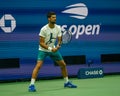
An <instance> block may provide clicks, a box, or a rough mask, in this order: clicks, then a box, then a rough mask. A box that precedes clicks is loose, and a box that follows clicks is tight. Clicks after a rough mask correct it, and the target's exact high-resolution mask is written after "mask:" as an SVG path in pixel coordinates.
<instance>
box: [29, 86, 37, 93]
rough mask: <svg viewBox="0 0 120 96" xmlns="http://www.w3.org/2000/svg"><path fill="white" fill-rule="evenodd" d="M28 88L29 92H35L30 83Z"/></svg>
mask: <svg viewBox="0 0 120 96" xmlns="http://www.w3.org/2000/svg"><path fill="white" fill-rule="evenodd" d="M28 90H29V92H36V89H35V85H30V86H29V89H28Z"/></svg>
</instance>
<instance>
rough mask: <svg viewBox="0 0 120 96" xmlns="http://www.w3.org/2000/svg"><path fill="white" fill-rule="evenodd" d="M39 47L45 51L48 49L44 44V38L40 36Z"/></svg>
mask: <svg viewBox="0 0 120 96" xmlns="http://www.w3.org/2000/svg"><path fill="white" fill-rule="evenodd" d="M40 46H41V47H43V48H45V49H48V46H47V45H46V44H45V38H44V37H42V36H40Z"/></svg>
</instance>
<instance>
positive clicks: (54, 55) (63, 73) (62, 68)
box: [50, 51, 77, 88]
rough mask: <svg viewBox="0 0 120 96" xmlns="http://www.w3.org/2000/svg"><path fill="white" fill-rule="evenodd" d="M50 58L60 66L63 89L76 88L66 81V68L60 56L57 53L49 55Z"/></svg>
mask: <svg viewBox="0 0 120 96" xmlns="http://www.w3.org/2000/svg"><path fill="white" fill-rule="evenodd" d="M50 57H51V58H52V59H53V60H54V61H55V62H56V63H57V64H58V65H59V66H60V68H61V73H62V75H63V78H64V80H65V84H64V87H69V88H76V87H77V86H76V85H73V84H72V83H71V82H69V80H68V72H67V68H66V63H65V62H64V60H63V58H62V56H61V54H60V53H59V51H57V52H54V53H51V55H50Z"/></svg>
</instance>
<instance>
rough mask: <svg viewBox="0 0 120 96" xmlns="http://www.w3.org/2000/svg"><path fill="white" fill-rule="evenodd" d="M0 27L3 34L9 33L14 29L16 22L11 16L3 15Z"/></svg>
mask: <svg viewBox="0 0 120 96" xmlns="http://www.w3.org/2000/svg"><path fill="white" fill-rule="evenodd" d="M0 27H1V29H2V30H3V31H4V32H5V33H11V32H13V30H14V29H15V27H16V20H15V19H14V17H13V16H12V15H11V14H5V15H3V16H2V18H1V19H0Z"/></svg>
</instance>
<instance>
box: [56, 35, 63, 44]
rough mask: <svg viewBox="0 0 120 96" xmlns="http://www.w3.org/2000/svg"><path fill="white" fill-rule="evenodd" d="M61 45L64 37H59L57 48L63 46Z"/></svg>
mask: <svg viewBox="0 0 120 96" xmlns="http://www.w3.org/2000/svg"><path fill="white" fill-rule="evenodd" d="M61 44H62V36H59V37H58V43H57V46H61Z"/></svg>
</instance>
